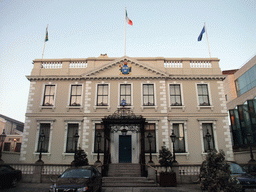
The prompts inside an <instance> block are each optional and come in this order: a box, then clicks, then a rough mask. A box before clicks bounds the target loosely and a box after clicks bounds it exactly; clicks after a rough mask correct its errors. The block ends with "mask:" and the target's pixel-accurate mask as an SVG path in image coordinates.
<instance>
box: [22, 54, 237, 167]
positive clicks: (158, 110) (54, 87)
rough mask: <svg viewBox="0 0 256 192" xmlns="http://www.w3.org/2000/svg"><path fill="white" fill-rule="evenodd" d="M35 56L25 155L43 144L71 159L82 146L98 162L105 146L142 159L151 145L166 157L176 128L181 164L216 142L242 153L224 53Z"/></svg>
mask: <svg viewBox="0 0 256 192" xmlns="http://www.w3.org/2000/svg"><path fill="white" fill-rule="evenodd" d="M33 64H34V67H33V69H32V72H31V75H29V76H27V79H28V80H29V81H30V90H29V98H28V104H27V112H26V120H25V127H24V137H23V143H22V152H21V161H23V162H26V163H34V162H35V161H36V160H37V159H38V155H39V152H40V146H41V145H40V144H42V160H43V161H44V162H45V163H58V164H59V163H60V164H68V163H70V162H71V161H72V160H73V158H74V151H75V146H78V147H81V149H83V150H85V152H86V153H87V155H88V160H89V162H90V163H91V164H93V163H94V162H95V161H96V160H97V155H98V152H99V156H100V160H101V162H104V163H121V162H122V163H142V164H143V163H145V162H146V163H147V162H148V161H149V158H150V152H151V154H152V160H153V161H154V163H155V164H158V153H159V149H160V148H161V146H163V145H165V146H167V147H168V148H169V149H170V150H171V151H173V143H172V142H171V139H170V135H171V134H172V132H173V133H174V134H175V135H176V139H175V142H174V150H175V155H176V160H177V161H178V163H180V164H197V163H201V162H202V160H203V159H204V158H205V155H206V152H207V151H208V150H209V148H210V149H213V148H215V149H217V150H219V149H223V150H224V151H225V153H226V159H227V160H234V159H233V150H232V144H231V136H230V130H229V125H228V113H227V108H226V101H225V95H224V87H223V80H224V76H223V75H222V72H221V69H220V68H219V59H217V58H164V57H128V56H124V57H108V56H107V55H106V54H105V55H101V56H100V57H89V58H85V59H35V60H34V61H33ZM42 132H43V134H44V141H43V142H42V143H40V140H39V139H40V134H41V133H42ZM207 133H209V134H208V135H209V136H210V141H209V142H207V140H206V134H207ZM74 135H79V139H78V141H77V142H76V141H75V137H74ZM149 135H152V136H153V137H152V141H150V140H149ZM150 148H151V150H150Z"/></svg>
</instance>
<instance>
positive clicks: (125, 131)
mask: <svg viewBox="0 0 256 192" xmlns="http://www.w3.org/2000/svg"><path fill="white" fill-rule="evenodd" d="M121 132H122V135H123V136H125V135H127V129H125V128H124V129H122V131H121Z"/></svg>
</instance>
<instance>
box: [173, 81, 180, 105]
mask: <svg viewBox="0 0 256 192" xmlns="http://www.w3.org/2000/svg"><path fill="white" fill-rule="evenodd" d="M170 101H171V106H181V105H182V101H181V90H180V85H179V84H170Z"/></svg>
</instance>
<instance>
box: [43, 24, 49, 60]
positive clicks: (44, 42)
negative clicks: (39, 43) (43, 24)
mask: <svg viewBox="0 0 256 192" xmlns="http://www.w3.org/2000/svg"><path fill="white" fill-rule="evenodd" d="M48 26H49V24H47V28H46V33H47V32H48ZM45 43H46V41H45V39H44V48H43V52H42V59H43V58H44V49H45Z"/></svg>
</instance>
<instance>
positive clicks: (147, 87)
mask: <svg viewBox="0 0 256 192" xmlns="http://www.w3.org/2000/svg"><path fill="white" fill-rule="evenodd" d="M143 105H144V106H154V105H155V102H154V85H153V84H144V85H143Z"/></svg>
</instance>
